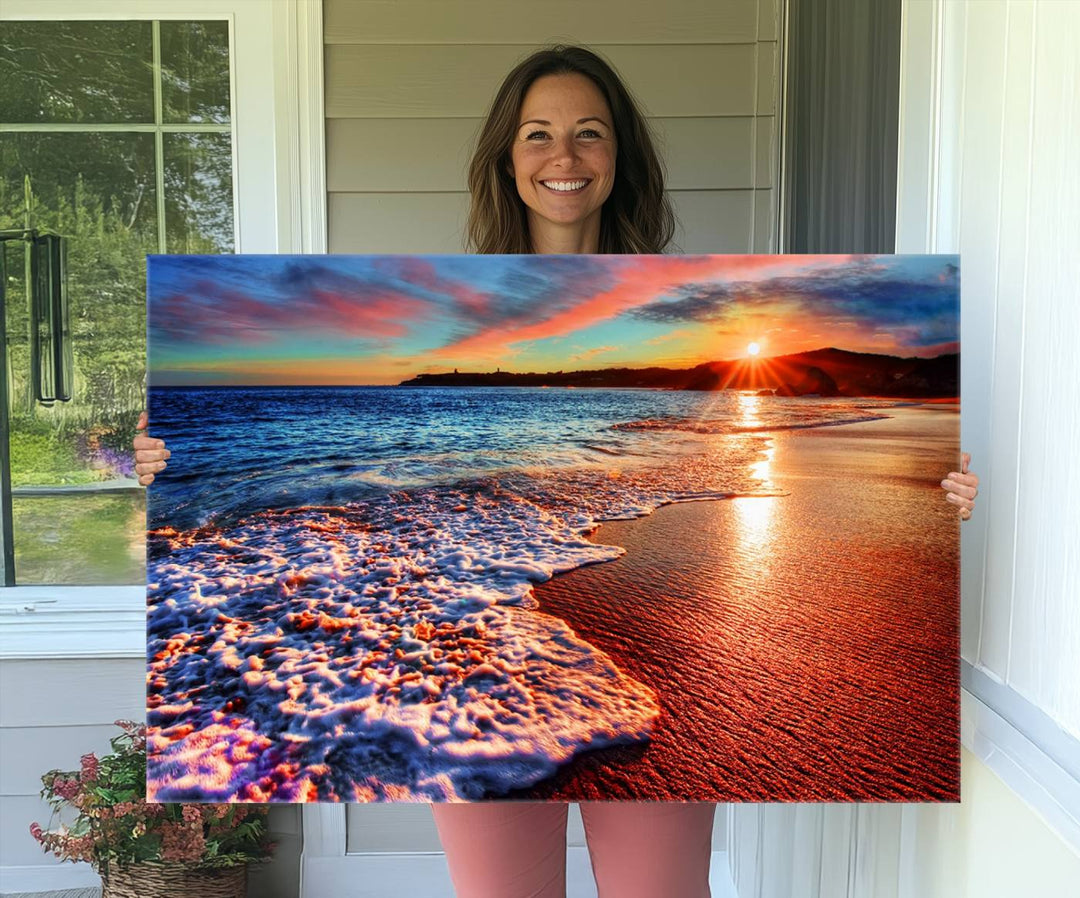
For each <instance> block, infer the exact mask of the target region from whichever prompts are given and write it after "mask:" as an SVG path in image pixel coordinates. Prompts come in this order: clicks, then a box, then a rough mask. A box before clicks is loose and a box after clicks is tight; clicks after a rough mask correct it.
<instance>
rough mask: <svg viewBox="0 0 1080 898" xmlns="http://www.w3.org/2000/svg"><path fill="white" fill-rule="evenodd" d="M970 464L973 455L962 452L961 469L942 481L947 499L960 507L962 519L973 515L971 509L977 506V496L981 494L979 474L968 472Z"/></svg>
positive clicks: (964, 519)
mask: <svg viewBox="0 0 1080 898" xmlns="http://www.w3.org/2000/svg"><path fill="white" fill-rule="evenodd" d="M969 464H971V456H970V455H969V454H968V453H966V452H964V453H961V455H960V470H959V471H952V472H950V473H949V475H948V476H947V477H946V478H945V479H944V480H942V481H941V486H942V488H943V489H944V490H945V499H946V500H947V501H949V502H952V503H953V504H954V505H956V506H957V507H959V509H960V520H962V521H966V520H967V519H968V518H970V517H971V510H972V509H973V508H974V507H975V497H976V496H977V495H979V475H978V474H969V473H968V465H969Z"/></svg>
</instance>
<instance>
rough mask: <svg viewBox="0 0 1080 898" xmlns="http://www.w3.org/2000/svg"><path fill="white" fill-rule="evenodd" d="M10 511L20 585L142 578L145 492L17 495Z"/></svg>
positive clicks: (137, 580) (139, 580)
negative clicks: (47, 495) (12, 520)
mask: <svg viewBox="0 0 1080 898" xmlns="http://www.w3.org/2000/svg"><path fill="white" fill-rule="evenodd" d="M54 482H55V481H54ZM12 513H13V517H14V522H13V523H14V527H13V530H14V536H15V574H16V577H17V578H18V581H19V583H21V584H23V585H27V584H32V583H64V584H79V585H91V584H141V583H145V582H146V554H145V545H146V536H145V534H146V530H145V528H146V493H145V491H144V490H142V489H133V490H131V491H130V492H129V493H107V494H104V495H97V496H96V495H93V494H85V493H83V494H67V495H59V496H49V497H47V498H45V497H37V496H27V497H24V498H18V497H16V498H15V499H14V501H13V503H12Z"/></svg>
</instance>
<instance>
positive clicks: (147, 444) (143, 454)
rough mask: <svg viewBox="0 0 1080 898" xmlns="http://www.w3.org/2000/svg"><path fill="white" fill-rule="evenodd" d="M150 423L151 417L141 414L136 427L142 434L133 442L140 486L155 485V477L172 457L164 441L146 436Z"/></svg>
mask: <svg viewBox="0 0 1080 898" xmlns="http://www.w3.org/2000/svg"><path fill="white" fill-rule="evenodd" d="M149 423H150V416H149V415H147V413H146V412H145V411H144V412H140V413H139V420H138V423H136V425H135V429H136V430H137V431H140V433H138V434H136V436H135V439H133V440H132V441H131V445H132V448H134V450H135V474H136V475H137V476H138V478H139V484H140V486H149V485H150V484H151V483H153V482H154V475H155V474H157V473H160V472H161V471H164V470H165V467H166V466H165V460H166V459H167V458H169V457H170V456H171V455H172V453H171V452H170V451H169V450H168V449H166V448H165V441H164V440H158V439H155V438H154V437H151V436H147V435H146V428H147V425H148V424H149Z"/></svg>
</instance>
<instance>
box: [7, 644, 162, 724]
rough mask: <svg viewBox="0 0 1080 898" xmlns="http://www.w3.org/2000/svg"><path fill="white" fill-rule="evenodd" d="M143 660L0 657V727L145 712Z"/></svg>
mask: <svg viewBox="0 0 1080 898" xmlns="http://www.w3.org/2000/svg"><path fill="white" fill-rule="evenodd" d="M145 670H146V668H145V665H144V663H143V662H142V660H141V659H134V658H122V659H97V658H86V659H70V660H69V659H63V660H49V661H29V660H28V661H2V662H0V682H3V684H4V701H3V702H2V703H0V727H36V726H40V725H41V724H42V723H48V725H49V726H50V727H54V726H55V727H69V726H85V725H90V726H93V725H99V726H100V725H101V724H103V723H106V724H107V723H112V721H114V720H116V719H117V718H130V719H133V720H142V719H144V718H145V716H146V711H145V708H146V673H145Z"/></svg>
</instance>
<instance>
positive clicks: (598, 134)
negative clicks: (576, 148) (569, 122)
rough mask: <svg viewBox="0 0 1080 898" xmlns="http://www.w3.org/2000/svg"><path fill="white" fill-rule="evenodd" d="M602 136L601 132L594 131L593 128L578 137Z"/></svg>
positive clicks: (587, 129)
mask: <svg viewBox="0 0 1080 898" xmlns="http://www.w3.org/2000/svg"><path fill="white" fill-rule="evenodd" d="M602 136H603V135H601V134H600V132H599V131H596V130H594V129H592V128H586V129H585V130H584V131H582V132H581V133H580V134H578V137H602Z"/></svg>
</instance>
